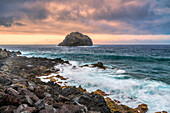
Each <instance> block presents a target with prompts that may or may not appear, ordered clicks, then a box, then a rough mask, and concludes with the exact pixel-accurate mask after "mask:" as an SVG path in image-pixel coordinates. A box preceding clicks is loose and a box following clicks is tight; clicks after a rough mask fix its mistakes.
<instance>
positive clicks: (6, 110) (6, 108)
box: [0, 105, 17, 113]
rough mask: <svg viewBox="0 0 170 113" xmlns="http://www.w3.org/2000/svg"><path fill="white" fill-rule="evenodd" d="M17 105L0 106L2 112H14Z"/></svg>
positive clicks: (0, 112)
mask: <svg viewBox="0 0 170 113" xmlns="http://www.w3.org/2000/svg"><path fill="white" fill-rule="evenodd" d="M16 108H17V107H16V106H12V105H9V106H2V107H0V113H13V110H15V109H16Z"/></svg>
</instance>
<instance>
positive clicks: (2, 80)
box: [0, 76, 12, 86]
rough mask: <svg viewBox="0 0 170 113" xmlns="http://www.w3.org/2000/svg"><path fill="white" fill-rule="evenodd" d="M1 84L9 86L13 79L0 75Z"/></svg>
mask: <svg viewBox="0 0 170 113" xmlns="http://www.w3.org/2000/svg"><path fill="white" fill-rule="evenodd" d="M0 84H2V85H5V86H7V85H11V84H12V81H11V80H10V79H9V78H5V77H2V76H0Z"/></svg>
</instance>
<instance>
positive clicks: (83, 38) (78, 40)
mask: <svg viewBox="0 0 170 113" xmlns="http://www.w3.org/2000/svg"><path fill="white" fill-rule="evenodd" d="M92 45H93V42H92V40H91V39H90V38H89V37H88V36H87V35H83V34H82V33H79V32H72V33H70V34H69V35H67V36H66V37H65V39H64V40H63V42H61V43H60V44H59V45H58V46H92Z"/></svg>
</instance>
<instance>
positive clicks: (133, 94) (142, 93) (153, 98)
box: [55, 61, 170, 113]
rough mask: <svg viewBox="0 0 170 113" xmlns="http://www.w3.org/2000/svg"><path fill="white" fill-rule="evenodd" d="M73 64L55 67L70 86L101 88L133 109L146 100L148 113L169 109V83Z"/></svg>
mask: <svg viewBox="0 0 170 113" xmlns="http://www.w3.org/2000/svg"><path fill="white" fill-rule="evenodd" d="M70 63H72V66H71V65H68V64H63V65H62V64H59V65H57V66H56V67H55V68H57V69H60V72H59V74H60V75H61V76H64V77H67V78H69V79H68V84H67V85H75V86H78V85H82V86H83V88H86V89H87V90H88V91H95V90H96V89H99V88H100V89H102V90H103V91H105V92H106V93H109V94H110V97H111V98H113V99H117V100H119V101H121V102H122V104H125V105H128V106H130V107H133V108H136V107H137V106H138V105H139V104H142V103H146V104H147V105H148V107H149V111H148V112H149V113H153V112H156V111H161V110H166V111H170V108H169V105H170V98H169V97H170V85H167V84H164V83H162V82H157V81H150V80H145V79H141V80H138V79H133V78H131V77H130V76H128V75H125V74H123V73H125V71H124V70H111V69H108V70H102V69H97V68H90V67H82V68H80V67H78V66H79V63H78V62H76V61H71V62H70ZM73 66H76V68H75V67H74V68H73ZM125 77H127V78H125Z"/></svg>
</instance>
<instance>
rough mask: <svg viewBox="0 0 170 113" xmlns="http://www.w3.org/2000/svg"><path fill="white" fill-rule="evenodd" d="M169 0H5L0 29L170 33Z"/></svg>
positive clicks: (10, 30) (17, 31) (2, 30)
mask: <svg viewBox="0 0 170 113" xmlns="http://www.w3.org/2000/svg"><path fill="white" fill-rule="evenodd" d="M169 29H170V1H169V0H1V1H0V32H1V33H3V32H14V33H46V34H67V33H68V32H71V31H80V32H85V33H97V34H128V35H129V34H130V35H138V34H142V35H146V34H154V35H156V34H164V35H167V34H168V35H169V34H170V30H169Z"/></svg>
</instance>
